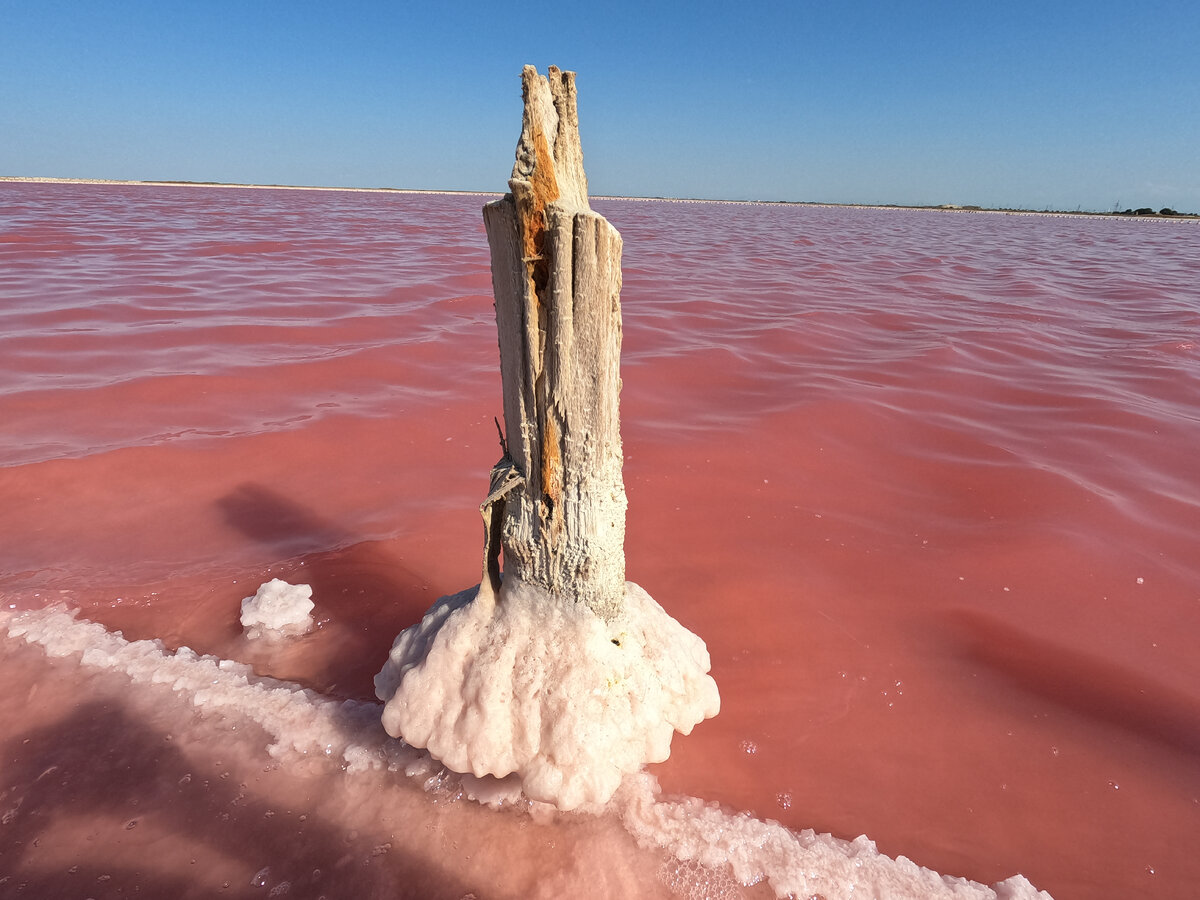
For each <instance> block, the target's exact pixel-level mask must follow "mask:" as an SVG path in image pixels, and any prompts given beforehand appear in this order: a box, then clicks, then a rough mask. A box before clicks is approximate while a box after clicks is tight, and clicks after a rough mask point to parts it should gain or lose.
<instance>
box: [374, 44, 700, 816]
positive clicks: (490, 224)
mask: <svg viewBox="0 0 1200 900" xmlns="http://www.w3.org/2000/svg"><path fill="white" fill-rule="evenodd" d="M521 79H522V83H523V88H524V90H523V94H524V100H525V113H524V118H523V120H522V128H521V140H520V142H519V144H518V146H517V161H516V165H515V166H514V167H513V174H512V179H511V180H510V181H509V187H510V189H511V193H510V194H508V195H506V196H505V197H504V199H502V200H498V201H496V202H495V203H489V204H488V205H487V206H486V207H484V221H485V224H486V226H487V233H488V242H489V244H490V245H491V251H492V285H493V290H494V292H495V296H496V327H497V331H498V333H499V343H500V371H501V375H502V378H503V385H504V420H505V422H506V424H507V432H508V435H507V440H506V441H505V440H502V442H501V443H502V445H503V447H504V455H503V457H502V458H501V460H500V461H499V462H498V463H497V464H496V465H495V466H494V467H493V469H492V477H491V484H490V489H489V492H488V495H487V499H486V500H485V501H484V503H483V504H482V506H481V507H480V510H481V512H482V513H483V518H484V522H485V529H484V532H485V538H484V561H483V571H482V578H481V582H480V584H479V585H478V586H477V587H474V588H470V589H468V590H465V591H461V592H460V593H458V594H455V595H453V596H450V597H443V598H441V599H440V600H438V602H437V603H435V604H434V605H433V607H432V608H431V609H430V610H429V611H428V612H427V613H426V614H425V617H424V618H423V619H422V620H421V622H420V623H419V624H417V625H414V626H412V627H411V628H407V629H405V630H404V631H403V632H401V633H400V635H399V636H398V637H397V638H396V640H395V642H394V644H393V645H392V650H391V653H390V654H389V657H388V661H387V663H386V664H385V665H384V667H383V670H382V671H381V672H380V673H379V674H378V675H377V676H375V693H376V695H377V696H378V697H379V698H380V699H381V700H383V701H385V703H384V708H383V715H382V719H383V726H384V728H386V729H387V732H388V733H389V734H391V735H392V736H394V737H399V738H403V739H404V740H405V741H407V742H408V743H410V744H412V745H414V746H417V747H424V748H426V749H427V750H428V751H429V753H430V755H431V756H433V757H434V758H435V759H437V760H439V761H440V762H442V763H443V764H444V765H445V766H446V767H447V768H449V769H451V770H453V771H455V772H460V773H464V774H466V773H470V774H472V775H475V776H478V777H483V776H493V777H496V778H507V777H510V776H511V777H512V780H514V781H515V782H516V784H517V785H518V786H519V787H520V790H521V791H522V792H523V793H524V794H525V795H526V796H527V797H529V798H531V799H534V800H540V801H544V802H547V803H554V804H556V805H557V806H559V807H561V808H563V809H573V808H576V807H579V806H583V805H587V804H598V803H604V802H606V801H607V800H608V799H609V798H610V797H612V795H613V793H614V792H615V791H616V790H617V788H618V786H619V785H620V783H621V779H622V778H623V777H624V776H625V775H626V774H628V773H630V772H633V771H636V770H637V769H638V768H640V767H641V766H642V765H643V764H645V763H647V762H661V761H662V760H664V759H666V758H667V757H668V756H669V755H670V752H671V738H672V735H673V734H674V732H675V731H679V732H682V733H683V734H688V733H689V732H690V731H691V730H692V727H693V726H695V725H696V723H697V722H700V721H702V720H703V719H706V718H709V717H710V716H714V715H716V714H717V711H718V709H719V708H720V698H719V696H718V694H717V686H716V683H715V682H714V681H713V680H712V678H710V677H709V676H708V669H709V657H708V650H707V649H706V648H705V646H704V642H703V641H702V640H700V639H699V638H698V637H696V636H695V635H694V634H692V633H691V632H690V631H688V630H687V629H686V628H684V627H683V626H682V625H680V624H679V623H678V622H676V621H675V620H674V619H672V618H671V617H670V616H669V615H667V613H666V612H665V611H663V608H662V607H661V606H659V605H658V604H657V603H655V602H654V600H653V599H652V598H651V597H650V595H649V594H647V593H646V592H645V591H643V590H642V589H641V588H640V587H638V586H637V585H636V584H633V583H631V582H626V581H625V550H624V541H625V488H624V484H623V482H622V479H621V461H622V457H621V436H620V430H619V421H618V420H619V416H618V402H617V399H618V395H619V393H620V387H621V381H620V372H619V365H620V355H621V307H620V291H621V236H620V235H619V234H618V233H617V231H616V229H614V228H613V227H612V226H611V225H609V224H608V222H607V221H605V219H604V218H603V217H602V216H600V215H597V214H596V213H595V212H593V211H592V210H591V209H590V207H589V206H588V200H587V179H586V177H585V176H584V172H583V153H582V151H581V149H580V143H579V120H578V115H577V112H576V102H575V76H574V73H571V72H560V71H559V70H558V69H556V68H551V69H550V70H549V79H546V78H543V77H541V76H540V75H538V73H537V71H536V70H535V69H534V68H533V67H532V66H526V67H525V70H524V71H523V72H522V75H521ZM501 550H503V556H504V572H503V575H501V570H500V554H501Z"/></svg>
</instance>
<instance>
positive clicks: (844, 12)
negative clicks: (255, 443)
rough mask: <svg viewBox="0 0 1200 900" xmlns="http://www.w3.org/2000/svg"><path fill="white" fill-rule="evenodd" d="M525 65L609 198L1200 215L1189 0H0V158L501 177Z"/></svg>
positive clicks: (286, 173)
mask: <svg viewBox="0 0 1200 900" xmlns="http://www.w3.org/2000/svg"><path fill="white" fill-rule="evenodd" d="M551 10H571V11H569V12H562V13H561V14H560V15H558V17H557V18H556V17H555V16H554V15H553V14H552V13H551V12H550V11H551ZM539 16H540V17H541V18H538V17H539ZM525 63H533V64H534V65H536V66H538V68H539V70H541V71H545V68H546V66H547V65H549V64H555V65H558V66H560V67H562V68H567V69H574V70H576V71H577V72H578V73H579V81H578V84H579V91H580V113H581V122H582V125H581V131H582V135H583V143H584V154H585V161H586V164H587V170H588V175H589V178H590V182H591V189H592V192H593V193H597V194H624V195H654V196H689V197H712V198H752V199H765V200H814V201H830V202H850V203H856V202H863V203H959V204H980V205H994V206H1024V207H1034V208H1039V209H1040V208H1043V207H1056V208H1066V209H1075V208H1076V207H1082V208H1084V209H1099V210H1104V209H1112V208H1113V205H1114V204H1115V203H1117V202H1120V203H1121V204H1122V207H1127V206H1133V207H1138V206H1152V207H1155V208H1158V207H1159V206H1164V205H1168V206H1173V207H1175V208H1177V209H1180V210H1185V211H1200V3H1198V2H1196V0H1175V2H1157V0H1137V2H1134V0H1126V2H1119V3H1118V2H1111V0H1089V2H1073V0H1068V2H1059V0H1038V2H1025V0H1016V2H1007V0H956V2H903V0H892V2H855V0H847V2H843V3H838V2H833V0H829V2H823V3H812V2H777V3H763V2H756V0H742V2H738V0H726V2H708V0H693V2H678V3H675V2H663V3H656V2H653V0H643V2H630V3H627V2H603V0H594V2H588V0H579V2H569V0H568V2H562V3H549V2H544V3H535V2H527V3H521V4H516V3H508V2H503V0H493V2H482V0H462V2H457V3H456V2H452V0H451V2H439V0H425V2H419V3H418V2H414V3H410V2H363V0H328V2H305V0H290V2H265V0H240V2H228V0H202V2H193V0H155V2H136V0H129V2H122V0H108V2H102V0H94V2H85V0H79V2H75V3H62V2H55V0H23V2H14V0H0V175H37V176H58V177H82V178H116V179H149V180H153V179H180V180H194V181H230V182H259V183H272V184H308V185H335V186H359V187H406V188H432V189H468V190H503V189H504V187H505V180H506V178H507V175H508V172H509V169H510V166H511V160H512V154H513V149H514V146H515V143H516V138H517V133H518V131H519V129H520V112H521V110H520V83H519V78H518V75H519V72H520V69H521V66H522V65H523V64H525Z"/></svg>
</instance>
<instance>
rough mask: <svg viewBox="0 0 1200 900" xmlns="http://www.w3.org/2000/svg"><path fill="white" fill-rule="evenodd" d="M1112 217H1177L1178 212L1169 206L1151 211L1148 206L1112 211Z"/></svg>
mask: <svg viewBox="0 0 1200 900" xmlns="http://www.w3.org/2000/svg"><path fill="white" fill-rule="evenodd" d="M1113 215H1114V216H1177V215H1179V212H1178V211H1176V210H1174V209H1171V207H1169V206H1164V207H1163V208H1162V209H1151V208H1150V207H1149V206H1143V207H1140V208H1139V209H1123V210H1113Z"/></svg>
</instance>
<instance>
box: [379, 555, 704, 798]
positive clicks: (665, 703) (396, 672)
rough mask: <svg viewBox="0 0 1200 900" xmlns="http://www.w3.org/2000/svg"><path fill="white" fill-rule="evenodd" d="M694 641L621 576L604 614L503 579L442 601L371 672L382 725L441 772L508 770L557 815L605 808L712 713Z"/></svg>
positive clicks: (699, 649)
mask: <svg viewBox="0 0 1200 900" xmlns="http://www.w3.org/2000/svg"><path fill="white" fill-rule="evenodd" d="M708 670H709V657H708V650H707V648H706V647H705V646H704V642H703V641H702V640H700V638H698V637H696V635H694V634H692V633H691V632H690V631H688V630H687V629H686V628H684V627H683V626H682V625H680V624H679V623H678V622H676V621H675V620H674V619H673V618H671V617H670V616H669V615H667V613H666V612H665V611H664V610H663V608H662V607H661V606H659V605H658V604H657V603H655V602H654V600H653V599H652V598H651V597H650V595H649V594H647V593H646V592H645V591H644V590H642V589H641V588H640V587H638V586H637V585H636V584H633V583H632V582H628V583H626V589H625V601H624V605H623V608H622V610H621V612H620V613H619V614H618V615H617V617H616V618H615V619H613V620H612V621H605V620H603V619H601V618H600V617H599V616H597V615H596V614H595V613H593V612H592V611H591V610H590V609H588V607H587V606H585V605H583V604H571V603H563V602H562V601H560V600H558V599H556V598H554V597H552V596H550V595H549V594H547V593H546V592H544V591H543V590H541V589H540V588H537V587H534V586H533V585H529V584H526V583H524V582H521V581H519V580H517V579H516V578H513V577H509V578H507V579H505V581H504V584H503V586H502V587H501V590H500V594H499V596H498V597H497V598H493V597H492V595H491V592H490V591H484V592H480V591H479V589H478V588H471V589H470V590H466V591H462V592H461V593H458V594H455V595H453V596H451V597H443V598H442V599H441V600H439V601H438V602H437V603H435V604H434V606H433V607H432V608H431V609H430V610H429V612H427V613H426V614H425V618H424V619H423V620H422V621H421V622H420V624H418V625H414V626H413V627H412V628H409V629H406V630H405V631H403V632H401V634H400V635H399V636H398V637H397V638H396V641H395V643H394V644H393V646H392V651H391V654H390V656H389V659H388V662H387V663H386V664H385V665H384V668H383V671H381V672H380V673H379V674H378V675H377V676H375V693H376V695H377V696H378V697H379V699H381V700H383V701H385V704H386V705H385V706H384V710H383V727H384V728H385V729H386V730H387V732H388V734H391V735H392V736H393V737H403V739H404V740H405V741H406V742H407V743H409V744H411V745H413V746H417V747H424V748H426V749H428V750H429V752H430V754H431V755H432V756H433V757H434V758H435V759H437V760H438V761H440V762H441V763H442V764H443V765H445V766H446V767H447V768H449V769H452V770H454V771H456V772H461V773H464V774H465V773H472V774H474V775H476V776H484V775H493V776H496V777H498V778H504V777H505V776H508V775H510V774H513V773H515V774H516V775H517V776H518V777H519V778H520V780H521V789H522V791H523V792H524V793H525V795H526V796H527V797H529V798H530V799H532V800H539V801H543V802H546V803H553V804H554V805H556V806H557V807H559V808H560V809H575V808H578V807H580V806H584V805H587V804H599V803H606V802H607V801H608V800H609V798H611V797H612V795H613V794H614V793H615V792H616V790H617V788H618V787H619V786H620V784H621V779H622V777H623V776H624V775H625V774H626V773H630V772H635V771H637V770H638V769H639V768H641V766H642V765H644V764H645V763H656V762H662V761H663V760H665V759H666V758H667V757H668V756H669V755H670V753H671V737H672V735H673V734H674V732H675V731H679V732H681V733H682V734H688V733H690V732H691V730H692V728H693V727H694V726H695V725H696V724H697V723H698V722H700V721H702V720H704V719H707V718H710V717H712V716H715V715H716V714H717V711H718V710H719V708H720V697H719V696H718V694H717V685H716V682H714V681H713V680H712V678H711V677H709V675H708Z"/></svg>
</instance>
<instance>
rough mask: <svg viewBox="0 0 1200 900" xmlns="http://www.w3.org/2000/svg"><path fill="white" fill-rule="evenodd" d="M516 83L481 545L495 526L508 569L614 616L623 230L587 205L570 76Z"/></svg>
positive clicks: (621, 568) (619, 574) (492, 226)
mask: <svg viewBox="0 0 1200 900" xmlns="http://www.w3.org/2000/svg"><path fill="white" fill-rule="evenodd" d="M521 80H522V84H523V94H524V100H525V114H524V119H523V122H522V127H521V140H520V143H519V144H518V146H517V160H516V164H515V165H514V166H513V172H512V178H511V180H510V181H509V182H508V184H509V188H510V189H511V191H512V193H510V194H509V195H507V196H505V197H504V199H502V200H497V201H496V202H494V203H489V204H488V205H487V206H485V207H484V210H483V218H484V222H485V224H486V226H487V233H488V242H489V244H490V245H491V251H492V286H493V290H494V292H495V297H496V327H497V330H498V332H499V339H500V372H501V376H502V378H503V382H504V421H505V423H506V426H507V432H508V442H507V451H508V452H507V455H506V460H502V461H501V465H500V466H499V467H498V471H497V472H496V473H495V475H494V478H493V481H494V483H495V485H496V486H498V487H500V488H501V489H502V490H504V489H507V490H506V493H504V494H503V495H502V496H498V497H494V498H492V497H489V501H490V502H491V503H493V504H494V506H493V507H492V509H491V510H488V509H486V508H485V510H484V518H485V520H486V521H488V523H489V529H488V547H487V551H486V553H487V559H488V560H489V561H491V562H492V563H494V561H495V558H496V554H497V553H498V551H499V548H498V547H497V546H495V537H496V534H497V529H496V527H495V524H496V522H497V521H498V522H499V524H500V528H499V536H500V540H501V543H502V544H503V548H504V562H505V570H506V572H507V573H508V574H509V575H515V576H516V577H518V578H520V579H521V580H522V581H525V582H527V583H529V584H535V585H538V586H539V587H542V588H544V589H545V590H547V591H549V592H550V593H552V594H554V595H555V596H557V597H561V598H564V599H571V600H574V601H576V602H581V603H585V604H587V605H588V606H589V607H590V608H591V609H592V610H593V611H594V612H595V613H596V614H597V615H599V616H601V617H603V618H606V619H607V618H611V617H612V615H613V614H614V613H615V611H616V609H617V607H618V606H619V605H620V602H621V598H622V597H623V596H624V594H625V547H624V545H625V486H624V483H623V482H622V479H621V464H622V458H621V435H620V423H619V414H618V395H619V393H620V390H621V377H620V359H621V304H620V293H621V235H620V234H618V233H617V230H616V229H615V228H613V227H612V226H611V225H610V224H609V223H608V221H607V220H606V219H605V218H604V217H603V216H601V215H599V214H598V213H595V212H593V211H592V209H591V207H590V206H589V205H588V193H587V177H586V176H585V175H584V171H583V152H582V150H581V148H580V143H579V116H578V112H577V108H576V99H575V73H574V72H560V71H559V70H558V69H557V68H555V67H553V66H551V67H550V70H549V78H548V79H547V78H543V77H541V76H540V75H538V73H537V70H536V69H534V67H533V66H526V67H525V69H524V71H523V72H522V73H521ZM506 464H507V465H510V466H511V468H506ZM493 493H495V491H493ZM488 569H489V580H490V581H491V584H492V586H493V588H496V589H498V588H499V580H498V574H499V573H498V568H497V567H496V566H495V565H494V564H489V566H488Z"/></svg>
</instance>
